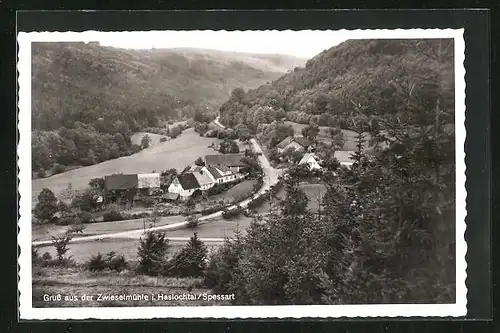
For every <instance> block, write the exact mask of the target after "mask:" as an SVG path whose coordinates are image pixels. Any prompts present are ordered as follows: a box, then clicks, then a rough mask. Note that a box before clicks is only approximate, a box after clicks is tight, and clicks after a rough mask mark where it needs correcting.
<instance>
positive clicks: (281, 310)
mask: <svg viewBox="0 0 500 333" xmlns="http://www.w3.org/2000/svg"><path fill="white" fill-rule="evenodd" d="M221 31H222V30H221ZM127 33H134V34H137V33H143V34H147V33H159V32H158V31H151V32H149V31H144V32H137V31H134V32H99V31H85V32H30V33H25V32H19V33H18V67H17V68H18V84H19V91H18V108H19V115H18V130H19V142H18V150H17V152H18V168H19V173H18V180H19V185H18V191H19V214H20V219H19V221H18V227H19V233H18V246H19V247H18V249H20V253H18V264H19V283H18V291H19V315H20V319H23V320H30V319H57V320H64V319H152V318H308V317H309V318H341V317H460V316H465V315H466V313H467V286H466V278H467V274H466V268H467V262H466V253H467V243H466V241H465V238H464V235H465V231H466V224H465V218H466V214H467V211H466V196H467V191H466V188H465V181H466V175H465V171H466V165H465V151H464V148H465V138H466V128H465V68H464V60H465V41H464V36H463V34H464V29H394V30H385V29H380V30H378V29H377V30H339V33H342V34H344V36H345V38H349V39H398V38H399V39H409V38H454V41H455V42H454V48H455V53H454V56H455V133H456V186H457V191H456V303H454V304H374V305H293V306H193V307H189V306H175V307H174V306H164V307H161V306H155V307H119V308H104V307H80V308H70V307H68V308H33V307H32V275H31V274H32V267H31V239H32V235H31V208H32V207H31V182H32V181H31V43H32V42H63V41H66V42H69V41H84V42H89V41H93V40H95V36H96V34H120V35H123V36H126V35H127ZM344 36H343V37H344Z"/></svg>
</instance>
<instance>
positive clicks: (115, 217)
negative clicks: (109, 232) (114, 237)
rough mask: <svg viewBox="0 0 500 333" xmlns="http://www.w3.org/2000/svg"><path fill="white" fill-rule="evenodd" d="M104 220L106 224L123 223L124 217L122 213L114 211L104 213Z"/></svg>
mask: <svg viewBox="0 0 500 333" xmlns="http://www.w3.org/2000/svg"><path fill="white" fill-rule="evenodd" d="M102 220H103V221H104V222H111V221H122V220H123V215H122V214H121V213H120V212H118V211H116V210H114V209H113V210H110V211H107V212H106V213H104V215H103V217H102Z"/></svg>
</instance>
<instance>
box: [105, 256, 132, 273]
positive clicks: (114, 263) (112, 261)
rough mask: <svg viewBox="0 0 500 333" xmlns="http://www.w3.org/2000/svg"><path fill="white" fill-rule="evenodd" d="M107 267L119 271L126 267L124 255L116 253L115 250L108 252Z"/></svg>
mask: <svg viewBox="0 0 500 333" xmlns="http://www.w3.org/2000/svg"><path fill="white" fill-rule="evenodd" d="M106 259H107V262H108V268H109V269H110V270H112V271H117V272H121V271H123V270H124V269H126V268H127V267H128V263H127V261H126V260H125V257H124V256H123V255H122V254H120V255H116V254H115V252H113V251H112V252H108V254H107V258H106Z"/></svg>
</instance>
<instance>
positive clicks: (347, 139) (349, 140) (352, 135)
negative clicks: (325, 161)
mask: <svg viewBox="0 0 500 333" xmlns="http://www.w3.org/2000/svg"><path fill="white" fill-rule="evenodd" d="M285 124H287V125H291V126H292V127H293V129H294V130H295V134H296V135H297V134H300V133H301V131H302V129H303V128H304V127H307V125H304V124H299V123H294V122H292V121H285ZM328 128H329V127H327V126H320V127H319V134H318V139H320V140H325V141H330V136H329V134H328ZM342 133H344V147H343V149H342V150H356V136H357V134H356V132H354V131H350V130H345V129H343V130H342ZM368 141H369V136H368V135H367V136H366V138H365V142H366V144H365V147H368Z"/></svg>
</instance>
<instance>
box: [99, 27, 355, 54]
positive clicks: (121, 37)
mask: <svg viewBox="0 0 500 333" xmlns="http://www.w3.org/2000/svg"><path fill="white" fill-rule="evenodd" d="M96 36H97V38H95V39H94V40H93V41H99V42H100V44H101V45H105V46H113V47H120V48H132V49H148V48H153V47H154V48H177V47H189V48H202V49H214V50H221V51H235V52H248V53H266V54H287V55H292V56H296V57H300V58H312V57H313V56H315V55H316V54H318V53H321V52H322V51H324V50H326V49H329V48H330V47H332V46H335V45H337V44H339V43H341V42H343V41H344V40H345V39H346V38H345V35H344V36H342V34H340V33H339V32H338V31H333V30H324V31H319V30H316V31H311V30H303V31H292V30H286V31H277V30H272V31H210V30H206V31H152V32H126V33H116V32H115V33H105V32H100V33H99V34H97V35H96Z"/></svg>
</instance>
